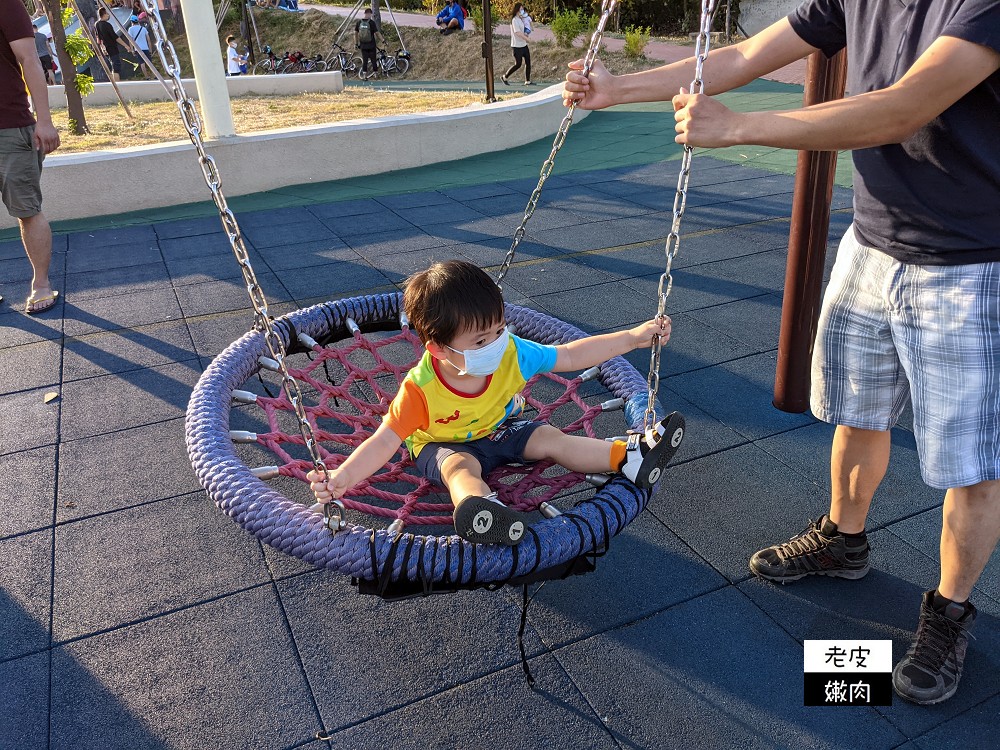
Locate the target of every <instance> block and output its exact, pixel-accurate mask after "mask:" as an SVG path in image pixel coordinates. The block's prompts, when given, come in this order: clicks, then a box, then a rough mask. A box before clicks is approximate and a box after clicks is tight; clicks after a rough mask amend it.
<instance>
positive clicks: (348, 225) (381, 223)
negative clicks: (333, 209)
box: [323, 209, 422, 245]
mask: <svg viewBox="0 0 1000 750" xmlns="http://www.w3.org/2000/svg"><path fill="white" fill-rule="evenodd" d="M414 210H417V211H420V210H422V209H414ZM323 223H324V224H325V225H326V226H327V227H328V228H329V229H330V231H332V232H333V233H334V234H336V235H337V236H338V237H340V238H341V239H342V240H344V241H345V242H346V243H347V244H348V245H352V244H353V243H352V242H351V240H352V239H353V238H355V237H359V236H361V235H366V234H375V233H376V232H390V231H393V230H400V229H408V230H411V231H412V230H413V229H414V224H412V223H411V222H409V221H407V220H406V219H404V218H403V217H402V216H399V215H398V214H395V213H393V212H392V211H390V210H388V209H383V210H382V211H379V212H377V213H372V214H358V215H355V216H340V217H337V218H336V219H332V218H326V219H323Z"/></svg>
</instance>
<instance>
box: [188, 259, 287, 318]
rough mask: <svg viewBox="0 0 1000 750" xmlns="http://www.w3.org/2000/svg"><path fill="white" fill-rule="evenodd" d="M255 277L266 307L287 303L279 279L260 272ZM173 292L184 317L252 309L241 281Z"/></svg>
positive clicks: (240, 279)
mask: <svg viewBox="0 0 1000 750" xmlns="http://www.w3.org/2000/svg"><path fill="white" fill-rule="evenodd" d="M234 262H235V261H234ZM255 275H256V277H257V282H258V283H259V284H260V288H261V289H262V290H263V292H264V298H265V299H266V300H267V302H268V304H272V303H275V302H287V301H288V300H289V299H291V296H292V295H291V293H290V292H289V291H288V290H287V289H286V288H285V286H284V285H283V284H282V282H281V278H279V277H278V276H276V275H275V274H272V273H267V272H264V271H260V270H258V271H257V272H256V274H255ZM174 292H175V293H176V294H177V300H178V302H179V303H180V307H181V310H183V313H184V317H185V318H188V317H195V316H198V315H211V314H212V313H221V312H232V311H233V310H250V309H252V304H251V302H250V297H249V296H248V294H247V287H246V284H245V283H244V282H243V279H242V278H239V279H225V280H223V281H209V282H206V283H204V284H188V285H186V286H180V287H177V288H176V289H175V290H174Z"/></svg>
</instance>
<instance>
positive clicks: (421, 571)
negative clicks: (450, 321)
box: [185, 292, 659, 585]
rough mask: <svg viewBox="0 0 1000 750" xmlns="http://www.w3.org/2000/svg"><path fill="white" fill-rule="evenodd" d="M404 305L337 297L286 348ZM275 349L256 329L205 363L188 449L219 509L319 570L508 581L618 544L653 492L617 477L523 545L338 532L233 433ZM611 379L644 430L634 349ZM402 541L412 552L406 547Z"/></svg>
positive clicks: (517, 322)
mask: <svg viewBox="0 0 1000 750" xmlns="http://www.w3.org/2000/svg"><path fill="white" fill-rule="evenodd" d="M401 302H402V295H401V294H400V293H398V292H396V293H389V294H381V295H367V296H361V297H352V298H349V299H343V300H337V301H333V302H326V303H323V304H320V305H315V306H313V307H310V308H307V309H303V310H297V311H295V312H293V313H290V314H288V315H286V316H284V317H282V318H279V319H278V320H276V321H275V327H276V329H277V331H278V332H279V334H280V335H281V336H282V338H283V340H284V341H285V344H286V347H287V346H291V345H292V342H291V341H290V338H291V331H292V330H294V331H297V332H301V333H306V334H308V335H309V336H312V337H313V338H315V339H318V340H321V341H323V340H328V339H329V338H330V337H331V335H333V336H334V338H336V337H337V336H341V337H342V338H347V337H348V335H349V334H347V333H346V331H347V328H346V319H347V318H352V319H353V320H354V321H356V322H357V323H358V325H359V326H361V328H362V330H365V329H366V327H368V328H371V327H384V326H385V325H386V324H387V323H390V322H391V321H398V320H399V310H400V305H401ZM507 320H508V323H509V325H510V327H511V330H512V331H513V332H514V333H516V334H517V335H519V336H523V337H525V338H529V339H532V340H534V341H538V342H540V343H546V344H558V343H565V342H567V341H572V340H574V339H578V338H582V337H584V336H585V335H586V334H584V332H583V331H581V330H580V329H578V328H576V327H574V326H572V325H570V324H568V323H566V322H564V321H561V320H558V319H556V318H553V317H550V316H548V315H545V314H543V313H539V312H537V311H535V310H530V309H528V308H524V307H519V306H517V305H509V304H508V305H507ZM296 343H297V342H296ZM266 354H267V349H266V345H265V343H264V337H263V335H262V334H261V333H260V332H258V331H251V332H249V333H247V334H245V335H244V336H243V337H242V338H240V339H239V340H237V341H236V342H234V343H233V344H231V345H230V346H229V347H228V348H227V349H226V350H225V351H223V352H222V353H221V354H219V355H218V356H217V357H216V358H215V359H214V360H213V361H212V363H211V364H210V365H209V367H208V368H207V369H206V370H205V372H204V373H203V374H202V376H201V378H200V379H199V381H198V384H197V385H196V386H195V389H194V391H193V392H192V394H191V400H190V402H189V403H188V409H187V418H186V421H185V433H186V441H187V448H188V455H189V457H190V459H191V464H192V466H193V467H194V470H195V473H196V474H197V476H198V480H199V482H200V483H201V485H202V487H204V488H205V490H206V491H207V492H208V495H209V497H211V499H212V500H213V501H214V502H215V504H216V505H218V506H219V508H221V509H222V510H223V511H224V512H225V513H227V514H228V515H229V516H231V517H232V518H233V519H234V520H235V521H236V522H237V523H238V524H239V525H240V526H242V527H243V528H244V529H245V530H247V531H249V532H250V533H251V534H253V535H254V536H256V537H257V538H258V539H260V540H261V541H263V542H265V543H267V544H269V545H271V546H272V547H274V548H276V549H279V550H281V551H282V552H285V553H287V554H290V555H292V556H294V557H297V558H299V559H301V560H303V561H305V562H307V563H310V564H312V565H314V566H316V567H319V568H326V569H328V570H332V571H336V572H338V573H341V574H343V575H349V576H352V577H356V578H361V579H365V580H391V581H399V580H409V581H422V582H424V583H425V584H428V585H433V584H444V585H468V584H476V583H491V582H497V581H505V580H508V579H510V578H512V577H518V576H524V575H529V574H531V573H534V572H535V571H537V570H544V569H547V568H550V567H554V566H557V565H561V564H563V563H566V562H568V561H570V560H572V559H574V558H576V557H578V556H580V555H582V554H587V553H590V552H594V551H600V550H602V549H604V548H606V545H607V544H608V543H609V542H610V539H611V537H613V536H614V535H616V534H617V533H618V532H619V531H621V530H622V529H623V528H624V527H625V526H626V525H627V524H628V523H629V522H630V521H631V520H632V519H633V518H635V517H636V516H637V515H638V514H639V513H640V512H641V511H642V509H643V508H645V506H646V504H647V503H648V502H649V498H650V497H651V494H652V491H651V490H641V489H639V488H638V487H636V486H635V485H634V484H632V483H631V482H629V481H628V480H626V479H624V478H621V477H617V478H615V479H614V480H612V481H611V482H610V483H609V484H607V485H605V486H604V487H603V488H601V489H599V490H598V491H597V492H596V493H595V494H594V495H593V496H592V497H590V498H588V499H586V500H584V501H582V502H580V503H578V504H577V505H576V506H575V507H574V508H572V509H570V510H567V511H565V512H564V513H563V514H562V515H560V516H558V517H556V518H552V519H543V520H541V521H539V522H538V523H536V524H535V525H534V526H533V527H531V530H532V533H530V534H529V535H528V537H526V539H525V541H524V542H522V543H521V544H520V545H519V546H518V547H501V546H492V545H491V546H483V545H473V544H471V543H469V542H467V541H465V540H464V539H462V538H461V537H458V536H457V535H451V536H429V535H414V534H410V533H403V534H402V535H397V534H391V535H390V534H389V533H387V531H385V530H373V529H371V528H366V527H364V526H358V525H354V524H348V526H347V528H346V529H344V530H343V531H340V532H338V533H337V534H331V533H330V531H328V530H327V529H326V528H325V526H324V524H323V517H322V515H321V514H319V513H315V512H313V511H310V510H309V509H308V508H307V507H306V506H304V505H302V504H300V503H297V502H293V501H291V500H289V499H288V498H286V497H284V496H283V495H282V494H281V493H279V492H278V491H277V490H275V489H273V488H272V487H270V486H269V485H268V484H266V483H265V482H264V481H262V480H260V479H258V478H257V477H255V476H254V475H253V474H252V473H251V472H250V469H249V467H248V466H247V465H246V464H245V463H244V462H243V461H242V460H241V459H240V458H239V457H238V456H237V455H236V453H235V448H234V445H233V442H232V440H231V439H230V437H229V415H230V408H231V399H232V393H233V391H234V390H236V389H238V388H240V387H241V386H242V385H243V383H245V382H246V380H247V379H248V378H250V377H251V376H253V375H254V374H255V373H256V372H257V370H258V367H259V366H258V359H259V357H261V356H264V355H266ZM600 381H601V382H602V383H603V384H604V385H605V387H607V388H608V389H609V390H610V391H611V392H612V393H613V394H614V396H616V397H621V398H624V399H625V402H626V405H625V417H626V422H627V423H628V424H629V425H630V426H631V427H632V428H638V427H639V426H640V425H641V424H642V420H643V414H644V411H645V407H646V394H647V385H646V380H645V378H643V377H642V376H641V375H640V374H639V372H638V371H637V370H636V369H635V368H634V367H633V366H632V365H631V364H630V363H629V362H628V361H627V360H625V359H624V358H623V357H616V358H614V359H612V360H609V361H608V362H606V363H604V365H602V366H601V375H600ZM658 411H659V409H658ZM401 549H403V550H405V553H403V554H400V553H399V550H401ZM387 567H388V568H390V569H389V570H386V568H387Z"/></svg>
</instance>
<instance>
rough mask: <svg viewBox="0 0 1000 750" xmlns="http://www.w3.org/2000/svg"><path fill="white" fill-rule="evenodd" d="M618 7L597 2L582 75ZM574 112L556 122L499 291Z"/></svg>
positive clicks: (587, 70)
mask: <svg viewBox="0 0 1000 750" xmlns="http://www.w3.org/2000/svg"><path fill="white" fill-rule="evenodd" d="M617 5H618V0H603V2H602V3H601V17H600V19H599V20H598V22H597V28H596V29H595V30H594V33H593V35H592V36H591V37H590V46H589V47H588V48H587V54H586V55H585V56H584V58H583V74H584V75H585V76H586V75H590V69H591V68H593V67H594V61H595V60H596V59H597V53H598V51H599V50H600V48H601V40H602V39H603V38H604V28H605V27H606V26H607V24H608V19H609V18H611V14H612V13H614V10H615V7H616V6H617ZM575 112H576V102H575V101H574V102H573V103H572V104H571V105H570V107H569V111H567V112H566V115H565V117H563V119H562V122H561V123H559V129H558V130H557V131H556V137H555V139H554V140H553V141H552V151H550V152H549V156H548V158H547V159H546V160H545V162H544V163H543V164H542V169H541V172H539V175H538V184H537V185H536V186H535V189H534V190H533V191H532V192H531V197H530V198H528V205H527V206H526V207H525V209H524V218H522V219H521V224H520V226H518V228H517V229H516V230H514V239H513V240H512V241H511V243H510V250H508V251H507V255H506V257H505V258H504V259H503V263H502V264H501V265H500V272H499V273H498V274H497V286H498V287H500V289H501V290H502V289H503V280H504V277H505V276H506V275H507V271H509V270H510V264H511V262H513V260H514V253H515V252H517V246H518V245H520V244H521V240H522V239H524V233H525V227H527V226H528V222H529V221H531V217H532V215H533V214H534V213H535V209H536V208H537V207H538V199H539V198H540V197H541V195H542V186H543V185H545V181H546V180H547V179H548V178H549V175H550V174H552V168H553V167H554V166H555V161H556V155H557V154H558V153H559V150H560V149H561V148H562V147H563V144H564V143H565V142H566V134H567V133H568V132H569V126H570V125H572V124H573V114H574V113H575Z"/></svg>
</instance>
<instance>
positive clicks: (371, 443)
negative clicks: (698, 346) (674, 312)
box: [309, 260, 680, 546]
mask: <svg viewBox="0 0 1000 750" xmlns="http://www.w3.org/2000/svg"><path fill="white" fill-rule="evenodd" d="M403 309H404V311H405V313H406V316H407V317H408V318H409V321H410V325H411V326H413V329H414V330H415V331H416V332H417V334H418V335H419V336H420V338H421V340H422V341H423V342H424V346H425V347H426V351H425V352H424V355H423V357H422V358H421V359H420V361H419V362H418V363H417V364H416V365H415V366H414V367H413V368H412V369H411V370H410V371H409V373H407V375H406V377H405V378H404V379H403V382H402V384H401V385H400V389H399V393H398V394H397V395H396V397H395V398H394V399H393V401H392V404H391V405H390V406H389V412H388V414H386V415H385V417H384V418H383V421H382V424H381V425H380V426H379V427H378V429H377V430H376V431H375V433H374V434H373V435H372V436H371V437H369V438H368V439H367V440H365V441H364V442H363V443H362V444H361V445H360V446H358V448H357V449H356V450H355V451H354V452H353V453H352V454H351V455H350V456H349V457H348V458H347V459H346V460H345V461H344V462H343V463H342V464H341V465H340V466H339V467H338V468H337V469H333V470H330V471H329V472H328V473H327V476H326V477H325V480H324V478H322V477H321V475H320V474H318V473H317V472H315V471H313V472H310V474H309V480H310V482H311V484H310V487H311V488H312V490H313V492H314V493H315V495H316V498H317V499H318V500H319V501H320V502H329V501H330V500H332V499H333V498H338V497H341V496H342V495H343V494H344V493H345V492H346V491H347V490H349V489H350V488H351V487H353V486H354V485H356V484H357V483H358V482H361V481H363V480H365V479H367V478H368V477H370V476H371V475H372V474H374V473H375V472H376V471H377V470H378V469H379V468H381V467H382V466H383V465H384V464H385V463H386V462H387V461H389V460H390V459H391V458H392V456H393V455H394V454H395V453H396V451H397V450H398V449H399V445H400V443H401V442H402V441H406V446H407V448H408V449H409V451H410V455H411V456H412V457H413V460H414V462H415V464H416V466H417V468H418V469H419V471H420V472H421V473H422V474H423V475H424V476H425V477H427V478H428V479H430V480H431V481H434V482H437V483H440V484H442V485H444V486H445V487H447V488H448V492H449V494H450V496H451V501H452V503H453V504H454V506H455V529H456V531H457V532H458V533H459V535H460V536H462V537H464V538H465V539H467V540H469V541H470V542H476V543H486V544H505V545H508V546H513V545H516V544H517V543H518V542H520V540H521V539H522V538H523V536H524V533H525V529H526V528H527V526H528V525H529V524H530V520H529V519H530V516H529V515H528V514H526V513H521V512H519V511H516V510H514V509H512V508H508V507H507V506H506V505H504V504H503V503H502V502H500V500H498V499H497V496H496V493H494V492H492V491H491V490H490V488H489V486H488V485H487V484H486V482H485V481H484V477H485V476H486V475H487V474H489V472H490V471H492V470H493V469H494V468H496V467H497V466H500V465H502V464H507V463H530V462H533V461H540V460H542V459H548V460H550V461H554V462H555V463H558V464H559V465H561V466H564V467H565V468H567V469H570V470H571V471H578V472H618V471H620V472H622V473H623V474H624V475H625V476H627V477H628V478H629V479H631V480H632V481H633V482H635V483H636V484H637V485H639V486H640V487H649V486H651V485H652V484H654V483H655V479H656V478H658V477H659V474H660V471H659V470H661V469H662V467H663V466H664V465H665V464H666V463H667V461H669V460H670V458H671V457H672V456H673V454H674V451H675V450H676V447H677V446H676V445H672V444H671V442H672V441H671V439H670V437H667V438H666V439H661V438H662V436H663V435H664V434H665V431H666V428H665V427H664V422H665V421H661V422H660V423H658V424H657V425H656V429H654V430H653V431H652V434H651V435H650V436H640V435H634V436H632V438H631V439H630V440H629V442H628V443H626V442H624V441H621V440H618V441H615V442H613V443H609V442H607V441H604V440H598V439H596V438H589V437H581V436H575V435H567V434H565V433H563V432H562V431H560V430H558V429H556V428H555V427H553V426H551V425H548V424H543V423H541V422H533V421H530V420H527V419H522V418H521V417H520V413H521V409H522V407H523V405H524V398H523V397H522V396H521V393H520V392H521V389H522V388H523V387H524V385H525V383H526V382H527V381H528V380H529V379H530V378H532V377H533V376H534V375H536V374H538V373H542V372H552V371H556V372H566V371H572V370H584V369H587V368H589V367H593V366H594V365H597V364H600V363H602V362H604V361H605V360H607V359H610V358H611V357H615V356H618V355H620V354H625V353H627V352H630V351H632V350H633V349H637V348H640V347H648V346H650V345H652V342H653V337H654V336H656V335H659V336H661V337H662V338H663V339H664V340H667V339H669V337H670V319H669V318H665V319H664V320H663V321H657V320H652V321H650V322H648V323H643V324H642V325H639V326H636V327H635V328H632V329H631V330H628V331H619V332H617V333H607V334H602V335H600V336H591V337H589V338H584V339H580V340H578V341H572V342H570V343H568V344H560V345H559V346H547V345H543V344H537V343H535V342H532V341H528V340H525V339H522V338H519V337H517V336H514V335H512V334H510V333H508V331H507V327H506V325H505V324H504V305H503V297H502V296H501V293H500V290H499V289H498V288H497V286H496V284H495V283H494V282H493V280H492V279H491V278H490V277H489V276H488V275H487V274H486V273H485V272H484V271H483V270H482V269H480V268H479V267H478V266H475V265H473V264H472V263H468V262H466V261H458V260H452V261H447V262H445V263H435V264H434V265H432V266H431V267H430V268H429V269H427V270H426V271H421V272H420V273H417V274H414V275H413V276H411V277H410V279H409V280H408V281H407V284H406V291H405V293H404V294H403ZM673 419H674V421H675V422H677V421H678V420H680V417H679V415H677V416H674V418H673ZM678 423H679V422H678ZM671 431H673V422H671ZM651 478H652V479H653V481H650V480H651Z"/></svg>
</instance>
